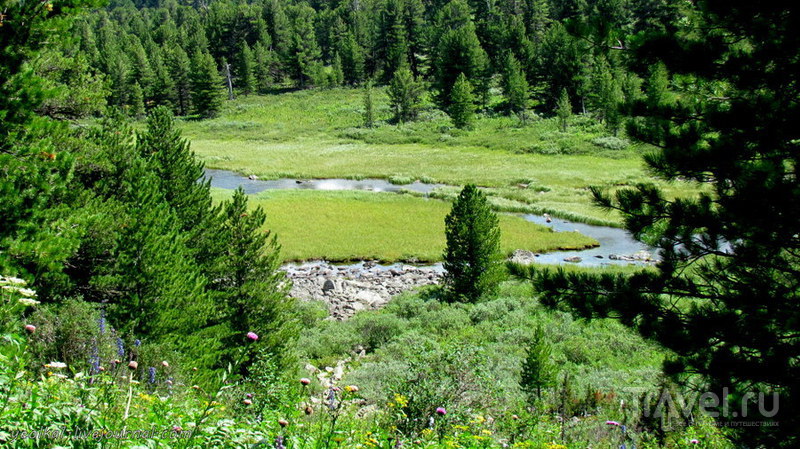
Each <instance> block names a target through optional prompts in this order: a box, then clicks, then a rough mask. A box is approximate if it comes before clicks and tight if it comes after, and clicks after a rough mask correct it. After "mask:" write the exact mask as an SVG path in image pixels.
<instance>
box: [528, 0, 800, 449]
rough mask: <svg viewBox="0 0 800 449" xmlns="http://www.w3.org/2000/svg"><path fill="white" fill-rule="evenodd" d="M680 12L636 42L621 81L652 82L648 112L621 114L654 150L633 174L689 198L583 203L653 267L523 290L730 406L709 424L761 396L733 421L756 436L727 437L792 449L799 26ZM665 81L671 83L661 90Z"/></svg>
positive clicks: (714, 8) (761, 7) (707, 7)
mask: <svg viewBox="0 0 800 449" xmlns="http://www.w3.org/2000/svg"><path fill="white" fill-rule="evenodd" d="M694 5H695V6H696V10H694V11H692V14H691V15H690V16H689V17H688V18H687V19H686V22H687V23H686V24H685V25H684V24H680V25H679V26H680V27H681V28H680V29H678V30H677V32H658V33H653V34H650V35H647V36H643V39H642V40H641V41H640V42H637V47H636V51H635V53H633V55H632V56H635V58H634V61H633V62H634V63H635V65H634V67H639V68H647V67H656V69H655V71H654V72H655V73H653V74H652V75H651V77H650V81H649V82H648V84H649V85H648V86H647V88H646V90H647V93H648V95H647V97H646V98H645V99H643V100H641V101H638V102H635V103H633V104H631V105H628V107H629V110H630V111H631V113H632V115H633V118H632V121H631V122H630V123H631V125H630V126H629V129H628V131H629V134H630V135H632V136H633V137H635V138H637V139H639V140H641V141H644V142H647V143H650V144H652V145H654V147H653V148H656V149H657V150H656V152H655V153H653V154H651V155H648V156H647V158H646V159H645V161H646V163H647V165H648V167H649V169H650V171H651V173H653V174H654V175H656V176H658V177H659V178H661V179H664V180H670V181H671V180H676V179H682V180H684V182H690V183H692V184H693V185H696V186H698V189H697V191H696V192H697V193H695V194H694V195H686V196H683V197H680V198H672V197H671V196H668V195H665V194H664V193H663V192H661V191H660V189H659V188H657V187H655V186H653V185H652V184H647V185H638V186H635V187H630V188H624V189H621V190H619V191H617V192H614V193H613V194H606V193H604V192H602V191H601V190H599V189H595V190H594V196H595V199H596V201H597V202H598V204H600V205H601V206H603V207H606V208H610V209H615V210H618V211H620V212H621V213H622V216H623V218H624V223H625V227H626V228H627V229H628V230H629V231H630V232H631V233H632V234H633V235H634V236H636V237H637V238H639V239H641V240H644V241H646V242H649V243H650V244H652V245H654V246H656V247H657V248H658V255H659V258H660V259H661V261H660V262H659V263H658V264H657V265H656V267H655V270H643V271H639V272H636V273H635V274H631V275H622V274H588V273H580V274H579V273H572V274H567V273H563V272H561V273H553V272H538V271H536V270H533V271H534V272H533V273H531V272H528V273H525V276H527V277H529V278H531V279H533V283H534V286H535V287H536V290H537V291H538V292H540V294H541V295H540V296H539V297H540V298H543V300H544V301H545V303H546V304H547V305H549V306H551V307H559V308H564V309H567V310H571V311H572V312H573V313H575V314H577V315H580V316H584V317H587V318H589V317H615V318H617V319H619V320H620V321H621V322H622V323H623V324H625V325H627V326H630V327H632V328H634V329H636V330H638V331H639V332H640V333H642V334H643V335H644V336H645V337H647V338H649V339H651V340H653V341H657V342H659V343H660V344H662V345H664V346H665V347H667V348H668V349H669V350H670V354H673V355H672V356H671V357H670V360H668V361H667V363H666V364H665V369H666V371H667V373H669V374H673V375H675V376H679V375H681V374H684V373H691V374H692V375H694V376H695V377H694V379H696V380H700V379H703V380H705V381H706V382H707V385H705V386H703V387H701V388H703V390H702V391H714V392H717V393H721V392H723V388H724V389H725V391H727V392H728V393H730V396H729V397H728V398H725V399H724V400H722V401H720V403H718V406H719V407H716V410H715V411H717V412H719V411H720V409H721V408H723V407H730V408H729V409H728V410H741V405H742V404H741V403H739V400H741V399H742V398H745V397H748V396H747V395H749V394H758V393H766V395H765V397H764V401H765V403H764V404H763V405H764V408H763V409H762V410H763V411H761V412H756V411H755V410H750V414H749V415H748V416H747V417H746V418H744V419H746V420H747V421H754V420H758V421H761V422H764V423H765V424H766V425H762V426H759V427H757V428H752V427H747V428H745V427H740V426H737V425H736V424H733V425H731V426H730V428H731V430H732V433H731V434H730V435H731V436H733V437H735V439H736V440H737V442H738V444H740V445H742V446H748V447H749V446H752V447H756V446H765V447H767V446H768V447H775V448H784V447H785V448H790V447H791V448H793V447H797V446H798V443H799V440H798V435H797V432H796V431H795V430H794V429H796V428H798V426H800V413H798V403H799V402H798V398H799V397H800V371H798V370H800V367H798V365H797V363H796V360H797V359H798V357H800V350H798V346H797V344H796V340H797V337H796V336H797V334H798V330H799V329H800V326H798V324H797V323H798V320H797V319H796V317H798V316H800V288H798V283H797V279H798V278H800V271H799V268H798V267H800V240H799V239H798V226H797V225H798V223H800V189H798V177H797V173H796V171H797V165H798V164H797V154H798V149H797V142H798V127H797V126H796V125H795V124H796V123H800V116H799V115H798V108H797V104H798V103H800V98H799V97H798V91H797V89H796V88H795V86H796V83H797V73H798V70H797V61H798V54H799V53H800V35H798V34H797V33H789V32H786V30H789V29H793V28H794V27H795V26H796V24H797V17H798V13H800V11H799V10H798V5H797V4H796V3H782V4H780V5H776V4H769V5H766V4H763V3H753V2H746V1H738V0H737V1H729V2H725V3H724V4H723V3H718V2H698V3H696V4H694ZM723 36H724V37H723ZM743 43H746V44H745V45H744V47H743V46H742V44H743ZM659 63H661V64H663V65H664V68H665V69H666V70H663V69H661V68H657V65H658V64H659ZM643 71H644V70H643ZM666 73H677V74H679V77H678V79H680V80H681V82H680V83H678V82H676V83H674V85H671V84H670V83H669V81H668V78H667V75H666ZM668 87H672V88H673V89H676V90H677V92H674V93H672V92H669V91H668ZM770 393H774V394H776V395H777V396H778V398H777V402H773V400H772V395H771V394H770ZM722 403H724V404H725V405H722ZM750 405H753V404H752V402H751V404H750ZM778 405H779V407H776V406H778ZM716 419H717V420H718V421H721V422H722V423H729V422H730V421H736V420H737V418H736V417H734V416H732V415H727V416H726V415H725V414H722V413H720V414H719V415H718V416H717V417H716ZM738 419H742V418H741V417H739V418H738ZM773 423H774V424H778V423H779V424H780V425H771V424H773Z"/></svg>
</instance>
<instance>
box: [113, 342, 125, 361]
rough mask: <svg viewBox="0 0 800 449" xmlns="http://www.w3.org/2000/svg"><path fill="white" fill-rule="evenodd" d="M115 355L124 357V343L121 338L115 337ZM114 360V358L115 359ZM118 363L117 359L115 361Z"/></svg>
mask: <svg viewBox="0 0 800 449" xmlns="http://www.w3.org/2000/svg"><path fill="white" fill-rule="evenodd" d="M117 355H118V356H120V357H125V344H124V343H123V342H122V339H121V338H119V337H117ZM115 361H116V360H115ZM116 362H117V363H119V361H116Z"/></svg>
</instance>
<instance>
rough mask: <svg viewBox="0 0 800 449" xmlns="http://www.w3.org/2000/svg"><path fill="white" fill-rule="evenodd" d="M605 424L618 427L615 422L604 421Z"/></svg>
mask: <svg viewBox="0 0 800 449" xmlns="http://www.w3.org/2000/svg"><path fill="white" fill-rule="evenodd" d="M606 424H607V425H609V426H618V425H619V423H618V422H616V421H606Z"/></svg>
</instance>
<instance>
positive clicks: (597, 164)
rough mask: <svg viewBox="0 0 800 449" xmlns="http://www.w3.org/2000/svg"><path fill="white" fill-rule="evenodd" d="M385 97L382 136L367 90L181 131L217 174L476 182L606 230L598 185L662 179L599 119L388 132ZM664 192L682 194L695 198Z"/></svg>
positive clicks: (428, 122) (237, 108) (497, 194)
mask: <svg viewBox="0 0 800 449" xmlns="http://www.w3.org/2000/svg"><path fill="white" fill-rule="evenodd" d="M374 97H375V102H376V109H377V111H378V116H379V118H381V119H382V120H381V121H379V122H378V124H377V126H376V127H374V128H364V127H361V121H362V118H361V113H362V92H361V91H360V90H356V89H331V90H308V91H297V92H290V93H284V94H280V95H269V96H258V97H256V96H251V97H243V98H240V99H237V100H235V101H233V102H226V103H225V106H224V109H223V112H222V113H221V115H220V117H219V118H216V119H213V120H204V121H185V122H182V123H181V127H182V129H183V131H184V134H185V135H186V136H187V137H189V138H190V139H191V140H192V148H193V149H194V150H195V151H196V152H197V154H198V156H200V158H201V159H203V160H204V161H205V162H206V165H207V166H208V167H210V168H222V169H229V170H234V171H237V172H241V173H244V174H256V175H258V176H260V177H262V178H279V177H296V178H330V177H342V178H363V177H375V178H384V179H390V180H397V181H399V182H403V181H408V180H415V179H420V180H423V181H435V182H441V183H445V184H450V185H453V186H460V185H463V184H465V183H475V184H478V185H481V186H485V187H488V188H489V189H487V192H488V193H489V195H491V196H492V200H493V204H494V205H495V206H496V207H497V208H498V209H501V210H509V211H527V212H534V213H542V212H549V213H551V214H555V215H558V216H562V217H564V218H568V219H572V220H576V221H583V222H589V223H596V224H609V225H616V224H618V223H619V219H618V217H617V216H616V215H614V214H610V213H608V212H605V211H602V210H599V209H597V208H595V207H594V206H592V205H591V198H590V195H589V192H588V190H587V187H588V186H590V185H599V186H605V187H608V188H616V187H619V186H625V185H631V184H634V183H637V182H652V181H653V180H652V179H651V178H649V177H648V175H647V174H646V172H645V170H644V167H643V163H642V160H641V155H642V153H643V152H645V151H647V149H646V148H644V147H641V146H636V145H631V144H629V143H628V142H627V141H625V140H624V139H618V138H615V137H610V136H608V135H607V134H606V133H605V131H604V129H603V126H602V125H601V124H598V123H597V122H596V121H594V120H592V119H591V118H589V117H584V116H576V117H574V118H573V120H572V122H571V124H570V128H569V129H568V131H567V132H566V133H562V132H560V131H559V130H558V126H557V123H556V122H555V120H554V119H538V118H532V119H530V120H528V122H527V123H526V124H525V125H523V124H522V123H521V122H520V120H519V119H518V118H516V117H506V116H500V115H497V116H492V115H489V116H482V118H481V119H480V120H478V121H477V123H476V127H475V129H474V130H471V131H461V130H457V129H454V128H453V127H452V126H451V124H450V121H449V118H447V116H446V115H444V114H443V113H441V112H440V111H438V110H436V109H433V108H427V109H426V110H425V111H424V112H423V113H422V114H421V117H420V120H419V121H417V122H414V123H411V124H405V125H400V126H396V125H393V124H390V123H388V122H387V119H388V118H389V116H390V113H389V110H388V104H387V98H386V95H385V93H384V92H383V90H382V89H376V92H375V95H374ZM657 184H659V185H660V186H661V187H663V188H665V189H666V190H667V193H668V194H671V195H675V194H686V193H689V192H691V191H693V190H694V188H695V187H694V186H690V185H687V184H671V185H668V184H666V183H663V182H659V183H657ZM456 190H457V188H453V189H450V190H449V191H448V190H447V189H446V190H445V191H444V192H440V195H441V196H444V197H449V196H452V194H453V192H455V191H456Z"/></svg>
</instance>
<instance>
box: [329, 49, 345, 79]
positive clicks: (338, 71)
mask: <svg viewBox="0 0 800 449" xmlns="http://www.w3.org/2000/svg"><path fill="white" fill-rule="evenodd" d="M331 84H332V85H333V86H341V85H342V84H344V71H343V70H342V58H341V57H339V53H338V52H337V53H336V54H335V55H333V64H332V65H331Z"/></svg>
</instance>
